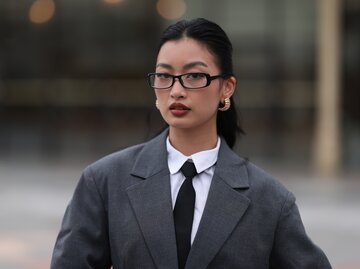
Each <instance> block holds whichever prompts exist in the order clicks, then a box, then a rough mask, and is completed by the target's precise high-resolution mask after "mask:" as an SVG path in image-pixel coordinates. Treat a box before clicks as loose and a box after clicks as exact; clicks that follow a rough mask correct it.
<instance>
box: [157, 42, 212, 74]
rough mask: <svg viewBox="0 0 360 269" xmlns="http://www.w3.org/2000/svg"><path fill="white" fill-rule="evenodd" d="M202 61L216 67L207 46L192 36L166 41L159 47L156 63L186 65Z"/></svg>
mask: <svg viewBox="0 0 360 269" xmlns="http://www.w3.org/2000/svg"><path fill="white" fill-rule="evenodd" d="M196 61H198V62H204V63H205V64H206V65H207V66H209V67H210V68H216V67H217V65H216V61H215V57H214V55H213V54H212V53H211V52H210V51H209V49H208V48H207V46H206V45H205V44H203V43H201V42H199V41H196V40H194V39H192V38H187V37H186V38H181V39H179V40H171V41H167V42H166V43H164V44H163V45H162V47H161V48H160V51H159V54H158V57H157V64H158V63H165V64H170V65H172V66H175V65H179V66H181V65H186V64H187V63H189V62H196Z"/></svg>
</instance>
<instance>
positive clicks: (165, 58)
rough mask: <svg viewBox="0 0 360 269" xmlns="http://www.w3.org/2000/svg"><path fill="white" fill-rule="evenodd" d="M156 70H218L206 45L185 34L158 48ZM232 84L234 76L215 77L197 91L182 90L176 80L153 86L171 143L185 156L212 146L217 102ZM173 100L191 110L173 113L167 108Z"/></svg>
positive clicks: (230, 92) (230, 90)
mask: <svg viewBox="0 0 360 269" xmlns="http://www.w3.org/2000/svg"><path fill="white" fill-rule="evenodd" d="M155 72H157V73H168V74H172V75H180V74H184V73H189V72H203V73H208V74H210V75H211V76H215V75H219V74H220V73H221V72H220V69H219V67H218V66H217V64H216V60H215V57H214V55H213V54H211V53H210V51H209V50H208V49H207V47H206V46H205V45H203V44H202V43H200V42H198V41H196V40H194V39H191V38H187V37H184V38H182V39H180V40H175V41H168V42H166V43H165V44H164V45H163V46H162V47H161V49H160V51H159V54H158V57H157V63H156V71H155ZM235 86H236V79H235V77H230V78H227V79H222V78H219V79H215V80H213V81H212V82H211V84H210V85H209V86H208V87H206V88H202V89H198V90H189V89H184V88H183V87H182V85H181V84H180V82H179V81H178V80H176V81H175V83H174V85H173V86H172V87H171V88H170V89H167V90H156V89H155V94H156V98H157V100H158V109H159V110H160V113H161V115H162V117H163V119H164V120H165V121H166V122H167V124H168V125H169V139H170V142H171V144H172V145H173V146H174V147H175V148H176V149H177V150H179V151H180V152H181V153H183V154H184V155H186V156H190V155H192V154H194V153H196V152H199V151H203V150H208V149H212V148H214V147H215V146H216V142H217V130H216V116H217V113H218V106H219V103H224V99H225V98H229V97H231V96H232V95H233V93H234V91H235ZM173 103H181V104H183V105H185V106H186V107H188V108H189V109H190V110H189V111H188V112H187V113H186V114H185V115H182V116H176V115H174V114H173V113H172V112H171V110H170V106H171V104H173ZM219 113H221V112H219Z"/></svg>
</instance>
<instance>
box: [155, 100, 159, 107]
mask: <svg viewBox="0 0 360 269" xmlns="http://www.w3.org/2000/svg"><path fill="white" fill-rule="evenodd" d="M155 106H156V108H157V109H159V101H158V100H157V99H156V101H155Z"/></svg>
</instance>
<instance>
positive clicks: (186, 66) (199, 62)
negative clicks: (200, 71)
mask: <svg viewBox="0 0 360 269" xmlns="http://www.w3.org/2000/svg"><path fill="white" fill-rule="evenodd" d="M198 65H200V66H204V67H208V65H207V64H206V63H204V62H201V61H196V62H191V63H188V64H185V65H184V69H191V68H193V67H195V66H198ZM156 67H163V68H166V69H174V68H173V67H172V66H171V65H170V64H166V63H158V64H157V65H156Z"/></svg>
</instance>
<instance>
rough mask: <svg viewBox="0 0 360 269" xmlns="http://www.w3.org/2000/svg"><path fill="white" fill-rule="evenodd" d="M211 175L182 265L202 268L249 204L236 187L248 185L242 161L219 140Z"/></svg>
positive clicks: (190, 268)
mask: <svg viewBox="0 0 360 269" xmlns="http://www.w3.org/2000/svg"><path fill="white" fill-rule="evenodd" d="M221 145H222V146H221V148H220V151H219V157H218V163H217V164H216V168H215V172H214V177H213V179H212V183H211V187H210V190H209V194H208V199H207V202H206V206H205V209H204V212H203V215H202V219H201V221H200V225H199V229H198V231H197V234H196V237H195V240H194V242H193V245H192V247H191V250H190V253H189V257H188V261H187V264H186V269H202V268H206V267H207V266H208V265H209V263H210V262H211V260H212V259H213V258H214V257H215V255H216V254H217V253H218V251H219V250H220V248H221V246H222V245H223V244H224V242H225V241H226V239H227V238H228V237H229V236H230V234H231V232H232V231H233V229H234V228H235V227H236V225H238V223H239V221H240V219H241V217H242V216H243V215H244V213H245V211H246V209H247V208H248V206H249V203H250V200H249V199H248V198H247V197H245V196H244V195H242V194H241V193H239V192H238V191H237V190H236V189H246V188H248V187H249V185H248V177H247V171H246V167H245V163H246V161H245V160H243V159H241V158H240V157H238V156H237V155H236V154H235V153H234V152H232V151H231V150H230V149H229V148H228V146H227V145H226V143H225V141H222V143H221Z"/></svg>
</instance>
